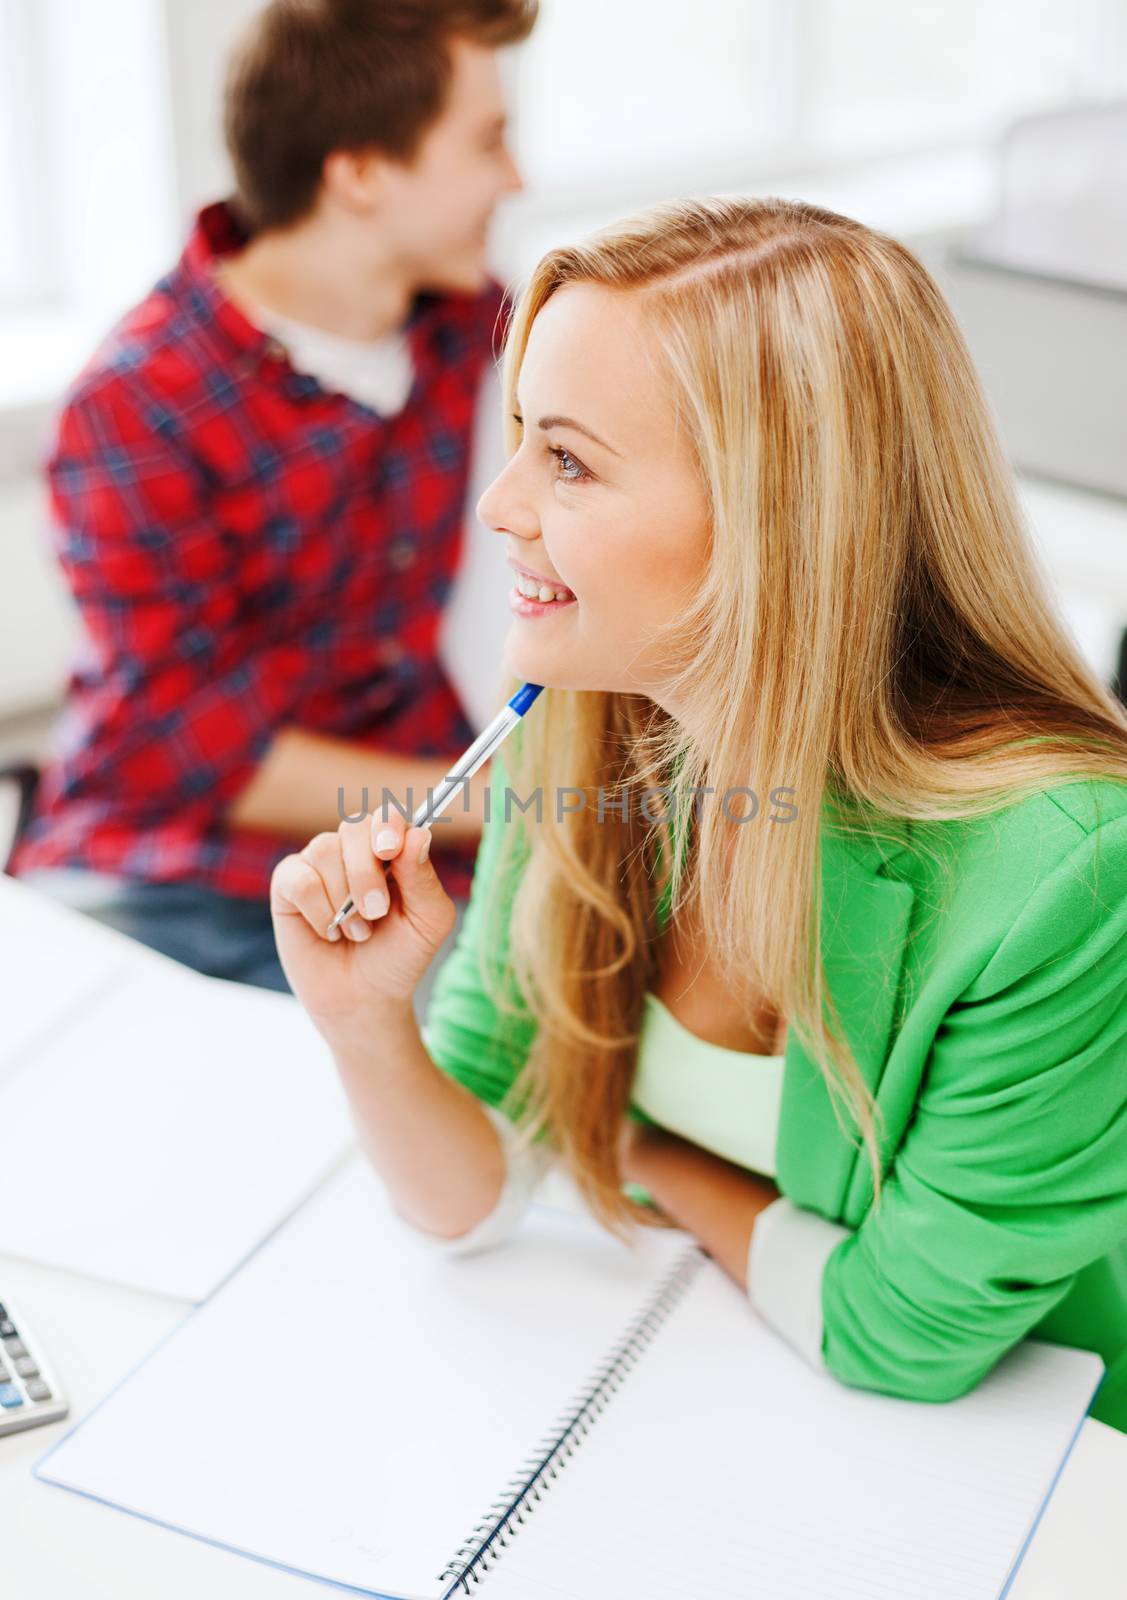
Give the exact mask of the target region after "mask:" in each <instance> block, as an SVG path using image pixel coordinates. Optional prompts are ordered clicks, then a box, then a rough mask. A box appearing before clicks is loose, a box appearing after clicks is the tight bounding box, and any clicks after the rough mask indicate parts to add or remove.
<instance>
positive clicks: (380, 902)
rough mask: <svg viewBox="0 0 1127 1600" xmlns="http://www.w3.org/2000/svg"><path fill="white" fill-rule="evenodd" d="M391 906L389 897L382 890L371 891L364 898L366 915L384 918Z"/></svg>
mask: <svg viewBox="0 0 1127 1600" xmlns="http://www.w3.org/2000/svg"><path fill="white" fill-rule="evenodd" d="M389 904H390V902H389V900H388V898H387V895H386V894H385V893H384V891H383V890H382V889H370V890H369V891H368V893H367V894H366V895H365V896H364V915H365V916H366V917H382V916H383V914H384V912H385V911H386V910H387V908H388V905H389Z"/></svg>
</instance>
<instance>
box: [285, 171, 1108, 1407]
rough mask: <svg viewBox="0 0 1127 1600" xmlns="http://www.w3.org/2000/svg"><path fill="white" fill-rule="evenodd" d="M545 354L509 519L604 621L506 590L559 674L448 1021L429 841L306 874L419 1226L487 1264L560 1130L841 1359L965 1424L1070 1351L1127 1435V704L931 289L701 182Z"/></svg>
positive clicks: (314, 964)
mask: <svg viewBox="0 0 1127 1600" xmlns="http://www.w3.org/2000/svg"><path fill="white" fill-rule="evenodd" d="M503 377H504V387H505V393H506V398H507V411H508V416H507V419H506V428H507V431H508V446H509V458H508V462H507V465H506V467H505V469H504V471H503V472H502V473H501V475H500V476H499V477H498V478H497V479H496V480H495V481H494V483H493V484H492V485H491V486H490V487H489V489H488V490H487V491H486V493H485V494H484V495H483V497H482V499H481V502H480V505H479V508H478V509H479V513H480V515H481V517H482V518H483V520H484V521H485V522H486V523H487V524H488V525H489V526H491V527H492V528H494V529H495V530H496V531H497V533H498V534H499V536H500V537H501V538H502V539H503V540H504V544H505V550H506V553H507V555H508V557H509V558H510V559H511V561H512V562H513V564H514V567H515V568H516V570H517V571H518V572H519V571H526V572H529V573H531V574H534V575H535V577H536V579H538V580H542V582H543V583H544V584H546V585H547V586H548V589H549V590H550V591H551V593H552V594H553V595H554V594H556V593H559V594H560V595H562V596H563V598H560V599H555V598H551V599H549V598H548V597H547V596H545V603H544V604H543V605H536V606H533V605H530V604H528V603H527V602H525V601H522V600H520V599H519V598H517V597H515V596H514V597H513V598H512V600H511V603H512V605H513V607H514V610H515V611H516V612H517V615H516V616H515V619H514V622H513V625H512V629H511V631H510V633H509V635H508V637H507V640H506V667H507V669H509V670H510V672H511V679H509V680H508V681H507V683H506V686H505V688H504V691H503V692H504V694H505V695H506V696H507V695H508V694H509V693H510V692H512V690H513V689H515V688H516V687H517V686H518V684H519V683H520V682H522V681H524V680H531V681H533V682H535V683H540V684H543V685H545V686H546V687H545V691H544V693H543V695H542V696H541V697H540V699H539V701H538V703H537V705H536V706H535V707H534V708H533V709H532V710H531V711H530V713H529V715H528V717H527V718H526V719H525V721H524V722H523V723H522V724H521V725H520V727H519V729H518V730H517V731H516V732H515V733H514V734H513V735H512V736H511V737H510V739H509V741H508V742H507V743H506V744H505V746H504V747H503V748H502V750H501V752H499V754H498V756H497V757H495V758H494V763H493V770H492V773H491V798H492V802H493V805H492V815H491V818H490V820H489V822H488V823H487V824H486V828H485V832H484V835H483V840H482V845H481V850H480V853H479V855H478V859H477V866H476V872H475V877H474V883H473V889H472V894H471V898H470V902H469V906H468V909H467V913H466V917H465V921H464V924H463V925H462V927H461V928H460V929H459V932H458V936H457V938H456V940H454V942H453V948H452V952H451V953H450V954H449V956H448V958H447V959H446V960H445V962H444V963H443V964H442V966H441V967H440V969H439V970H438V972H437V974H436V975H435V983H434V989H433V992H432V995H431V999H430V1005H429V1009H428V1010H427V1012H426V1021H425V1025H424V1028H423V1030H422V1032H421V1033H420V1030H419V1028H418V1026H417V1024H416V1019H415V1015H414V1011H413V1007H412V996H413V993H414V990H415V987H416V985H417V984H418V983H419V980H420V978H421V977H422V976H423V974H424V972H425V971H426V969H427V967H428V965H429V963H430V962H431V960H432V958H433V956H434V954H435V952H436V951H437V949H438V947H439V946H440V945H441V944H442V943H443V942H444V940H445V939H446V938H447V936H448V935H449V934H451V932H452V931H453V929H454V926H455V912H454V907H453V905H452V903H451V901H450V899H449V897H448V896H447V895H446V894H445V892H444V890H443V888H442V885H441V883H440V881H439V879H438V877H437V875H436V873H435V872H434V869H433V867H432V866H431V865H430V863H429V861H428V860H427V859H425V846H426V843H427V842H428V838H427V831H426V830H423V829H414V828H408V827H406V825H405V823H404V820H403V818H402V817H401V816H400V815H398V814H397V812H396V811H395V809H394V807H392V808H389V810H388V815H387V818H386V820H385V819H384V818H383V817H381V816H379V815H377V816H376V817H375V818H374V819H373V820H372V823H371V826H369V825H368V823H367V822H366V821H364V822H359V823H352V824H349V823H345V824H342V826H341V828H340V830H339V831H338V832H337V833H331V834H322V835H318V837H317V838H316V839H314V840H313V841H312V842H311V843H310V844H309V845H308V846H307V847H306V849H305V850H303V851H302V853H301V854H300V855H297V856H290V857H288V858H287V859H286V860H285V861H284V862H282V863H281V864H280V865H279V867H278V868H277V869H276V872H275V876H274V881H273V885H272V906H273V912H274V923H275V931H276V935H277V940H278V946H279V952H280V955H281V958H282V961H283V964H284V966H285V969H286V973H287V975H288V977H289V979H290V982H291V984H292V986H293V988H294V990H295V992H296V993H297V994H298V995H299V997H300V998H301V1000H302V1001H303V1003H304V1004H305V1006H306V1007H307V1008H308V1010H309V1012H310V1013H311V1014H312V1016H313V1018H314V1020H315V1021H316V1023H317V1025H318V1027H319V1028H320V1030H321V1031H322V1033H323V1034H324V1036H325V1038H326V1039H327V1040H328V1042H329V1044H330V1045H331V1047H332V1050H333V1053H334V1056H335V1059H336V1062H337V1064H338V1067H339V1070H340V1073H341V1077H342V1080H343V1082H344V1085H345V1087H346V1090H347V1093H348V1095H349V1097H350V1102H351V1105H352V1107H353V1110H354V1114H355V1118H356V1123H357V1126H358V1129H359V1132H360V1135H361V1137H362V1140H363V1143H364V1146H365V1148H366V1150H367V1151H368V1153H369V1155H370V1158H371V1160H372V1161H373V1162H374V1164H375V1166H376V1167H377V1169H378V1171H379V1172H380V1174H381V1176H382V1178H383V1179H384V1181H385V1182H386V1184H387V1185H388V1188H389V1192H390V1194H391V1196H392V1199H393V1202H394V1204H395V1206H396V1209H397V1210H398V1211H399V1213H400V1215H401V1216H402V1217H403V1218H404V1219H405V1221H406V1222H407V1223H408V1224H410V1225H413V1226H414V1227H415V1228H417V1229H418V1230H419V1231H420V1233H421V1234H423V1235H428V1236H430V1237H432V1238H433V1239H435V1240H436V1241H438V1242H439V1247H440V1248H448V1249H451V1250H471V1249H480V1248H484V1247H486V1246H487V1245H491V1244H495V1243H497V1242H499V1241H500V1240H501V1239H503V1237H504V1235H505V1233H506V1232H507V1231H508V1230H509V1229H510V1228H511V1227H513V1226H514V1224H515V1222H516V1220H517V1218H518V1217H519V1215H520V1212H521V1210H522V1208H523V1206H524V1205H525V1203H526V1202H527V1199H528V1196H529V1194H530V1192H531V1190H532V1188H533V1186H534V1184H535V1182H536V1181H537V1179H538V1177H539V1176H540V1174H541V1172H542V1171H543V1169H544V1166H545V1164H546V1162H547V1161H548V1159H549V1158H550V1157H551V1156H552V1154H553V1153H554V1154H555V1155H556V1156H557V1157H558V1159H559V1160H560V1161H561V1162H562V1164H563V1165H564V1167H565V1168H566V1170H568V1171H569V1172H570V1173H571V1175H572V1176H573V1177H574V1179H575V1181H576V1183H577V1185H578V1187H579V1190H580V1192H581V1194H582V1195H583V1196H584V1198H585V1200H586V1202H587V1204H588V1205H589V1207H590V1209H591V1211H592V1212H593V1213H594V1214H595V1215H596V1216H597V1217H598V1218H599V1219H600V1220H601V1221H602V1222H603V1223H604V1224H605V1225H606V1226H607V1227H609V1228H613V1229H615V1230H626V1229H627V1228H628V1226H629V1224H630V1222H631V1221H632V1220H635V1221H641V1222H646V1223H650V1224H656V1225H659V1226H660V1225H668V1224H670V1223H673V1224H676V1225H678V1226H680V1227H683V1228H686V1229H688V1230H689V1231H690V1232H691V1233H693V1234H694V1235H695V1236H696V1237H697V1238H698V1239H699V1240H700V1242H701V1243H702V1245H703V1246H704V1248H705V1249H706V1250H707V1251H708V1252H709V1253H710V1254H711V1255H712V1257H713V1258H714V1259H715V1260H716V1261H717V1262H718V1263H719V1265H720V1266H721V1267H722V1268H723V1269H724V1270H725V1271H726V1272H728V1273H729V1274H730V1275H731V1276H732V1278H733V1279H734V1280H735V1281H736V1282H737V1283H738V1284H739V1285H740V1286H741V1288H745V1289H746V1292H747V1294H748V1297H749V1300H750V1303H751V1306H752V1307H753V1308H754V1309H755V1310H756V1311H757V1312H758V1313H759V1314H760V1315H761V1316H762V1317H764V1318H765V1319H766V1320H767V1322H768V1323H769V1324H770V1325H771V1326H772V1327H773V1328H774V1329H775V1330H776V1332H777V1333H778V1334H779V1335H780V1336H781V1337H783V1338H785V1339H787V1340H789V1341H790V1343H791V1344H792V1345H793V1346H794V1347H795V1349H796V1350H797V1351H798V1352H799V1353H800V1354H801V1355H802V1356H803V1357H804V1358H805V1359H806V1360H808V1361H809V1362H811V1363H812V1364H814V1365H815V1366H817V1367H820V1368H822V1369H824V1370H826V1371H828V1372H829V1373H830V1374H832V1375H833V1376H834V1377H835V1378H836V1379H838V1380H839V1381H841V1382H842V1383H845V1384H850V1385H855V1386H859V1387H862V1388H867V1389H874V1390H881V1391H884V1392H886V1393H890V1394H894V1395H901V1396H906V1397H910V1398H913V1399H917V1400H932V1401H943V1400H947V1399H950V1398H952V1397H954V1396H957V1395H959V1394H962V1393H964V1392H965V1391H966V1390H968V1389H970V1388H972V1387H973V1386H974V1385H975V1384H976V1383H977V1382H978V1381H979V1380H980V1379H981V1378H982V1377H983V1376H984V1375H985V1374H986V1373H987V1372H988V1371H989V1370H990V1369H991V1368H992V1367H993V1366H994V1365H995V1363H996V1362H997V1361H998V1360H999V1359H1000V1358H1001V1357H1002V1356H1003V1355H1004V1354H1005V1352H1006V1351H1007V1350H1008V1349H1009V1348H1010V1347H1011V1346H1012V1345H1014V1344H1015V1343H1016V1342H1017V1341H1018V1340H1020V1339H1021V1338H1023V1337H1024V1336H1025V1335H1027V1334H1034V1335H1037V1336H1039V1337H1042V1338H1046V1339H1050V1340H1055V1341H1058V1342H1061V1343H1064V1344H1071V1345H1078V1346H1082V1347H1086V1348H1090V1349H1093V1350H1096V1351H1098V1352H1099V1354H1100V1355H1101V1356H1102V1357H1103V1360H1104V1362H1105V1365H1106V1367H1107V1373H1106V1376H1105V1378H1104V1381H1103V1384H1102V1386H1101V1388H1100V1390H1099V1392H1098V1394H1097V1397H1096V1400H1095V1402H1094V1403H1093V1407H1092V1414H1093V1415H1095V1416H1097V1417H1099V1418H1101V1419H1102V1420H1104V1421H1105V1422H1108V1423H1110V1424H1112V1425H1113V1426H1115V1427H1118V1428H1121V1429H1124V1430H1127V717H1125V715H1124V713H1123V711H1122V709H1121V708H1120V707H1119V706H1118V704H1117V703H1116V702H1115V701H1114V699H1113V698H1112V697H1111V695H1110V693H1109V692H1108V691H1107V690H1106V689H1105V688H1104V687H1103V686H1102V685H1101V683H1100V682H1099V681H1098V679H1097V678H1096V677H1095V676H1094V675H1093V673H1092V672H1091V670H1089V668H1088V667H1087V666H1086V664H1085V662H1084V661H1083V659H1082V658H1081V656H1080V654H1079V652H1078V650H1077V648H1076V646H1075V644H1074V642H1073V640H1072V638H1071V637H1070V635H1069V634H1068V632H1067V631H1066V629H1065V627H1064V626H1063V624H1062V622H1061V620H1060V617H1059V615H1058V613H1057V611H1056V609H1055V607H1054V604H1053V601H1052V599H1051V598H1050V595H1049V592H1048V589H1047V586H1046V583H1045V580H1044V577H1043V575H1042V573H1041V571H1040V570H1039V568H1038V566H1037V563H1036V561H1035V558H1034V555H1033V553H1032V550H1031V547H1030V543H1029V541H1028V538H1027V535H1026V532H1025V530H1024V528H1023V526H1022V521H1021V516H1020V513H1019V510H1018V506H1017V503H1016V500H1015V493H1014V485H1013V481H1012V477H1011V474H1010V472H1009V470H1008V468H1007V466H1006V463H1005V461H1004V459H1003V457H1002V454H1001V452H1000V450H999V446H998V442H997V439H996V436H995V431H994V428H993V425H992V422H991V419H990V416H989V413H988V410H987V407H986V405H985V403H984V401H983V397H982V394H981V391H980V389H979V386H978V383H977V380H976V377H975V374H974V371H973V368H972V365H971V362H970V359H969V357H968V354H967V350H966V348H965V345H964V343H963V340H962V338H961V336H960V334H959V332H958V329H957V327H956V325H955V323H954V321H953V319H952V316H951V313H950V311H949V310H948V308H947V306H946V304H945V302H944V301H943V298H942V296H941V295H940V294H939V292H938V291H937V289H936V286H935V284H934V282H933V281H932V279H931V278H930V277H929V275H928V274H927V272H926V271H925V270H924V269H923V267H922V266H921V265H920V263H919V262H918V261H917V260H916V258H915V257H914V256H913V255H912V254H911V253H910V252H909V251H908V250H906V249H905V248H904V247H903V246H902V245H900V244H898V243H896V242H895V241H894V240H892V239H890V238H887V237H885V236H883V235H882V234H879V233H876V232H873V231H872V230H871V229H869V228H866V227H863V226H861V225H860V224H858V223H856V222H853V221H851V220H849V219H848V218H845V217H841V216H837V215H835V214H833V213H831V212H828V211H824V210H819V209H817V208H815V207H813V206H809V205H803V204H799V203H795V202H789V201H782V200H764V201H741V200H727V199H725V200H720V199H712V200H703V201H699V202H692V203H685V204H666V205H662V206H659V207H656V208H654V209H653V210H650V211H648V212H646V213H645V214H643V215H641V216H638V217H636V218H633V219H630V220H628V221H626V222H623V223H621V224H619V225H617V226H615V227H612V228H610V229H607V230H605V231H603V232H601V233H600V234H598V235H596V236H594V237H593V238H591V239H589V240H587V241H586V242H584V243H582V244H580V245H577V246H574V247H570V248H565V249H560V250H555V251H552V252H551V253H549V254H548V255H547V256H545V258H544V259H543V260H542V261H541V262H540V264H539V266H538V267H537V269H536V271H535V272H534V273H533V275H532V277H531V279H530V281H529V282H528V283H527V285H526V286H525V287H524V289H523V291H522V293H521V295H520V297H519V300H518V302H517V304H516V307H515V311H514V315H513V319H512V323H511V326H510V328H509V332H508V338H507V344H506V349H505V355H504V373H503ZM540 594H541V595H544V591H543V590H540ZM499 703H500V702H499ZM506 789H508V790H509V803H506V800H505V790H506ZM537 791H539V792H540V795H541V802H542V809H541V811H540V814H539V819H538V817H537V810H536V805H535V803H534V802H535V795H536V792H537ZM581 802H582V803H581ZM437 825H439V826H440V825H441V819H440V821H439V823H438V824H437ZM381 835H382V839H381V837H380V836H381ZM381 843H383V844H386V846H387V848H383V849H381V848H378V846H379V845H380V844H381ZM349 894H350V895H351V896H352V898H353V899H354V900H355V901H356V903H357V905H358V906H360V907H365V906H366V907H367V908H368V911H369V916H368V918H367V919H366V920H367V923H368V924H369V928H370V932H369V935H368V936H367V937H363V938H360V939H353V938H350V937H345V938H343V939H340V940H339V941H338V942H337V943H336V944H335V945H334V944H333V943H331V942H330V941H328V940H327V939H326V938H325V937H324V931H325V928H326V925H327V923H328V922H329V920H330V918H331V916H332V914H333V911H334V909H335V907H336V906H337V905H339V904H340V903H341V902H342V901H343V900H344V899H345V897H346V895H349ZM369 896H372V899H370V900H369V899H368V897H369ZM389 901H390V903H389Z"/></svg>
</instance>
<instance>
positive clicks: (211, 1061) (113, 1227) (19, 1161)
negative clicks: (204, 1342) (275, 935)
mask: <svg viewBox="0 0 1127 1600" xmlns="http://www.w3.org/2000/svg"><path fill="white" fill-rule="evenodd" d="M84 920H85V919H84ZM121 943H122V944H123V945H125V946H126V947H127V948H128V947H129V946H131V945H132V941H130V940H125V939H122V940H121ZM92 948H93V949H94V950H95V951H97V950H98V949H100V948H101V946H100V944H99V942H98V941H93V943H92ZM147 955H151V952H142V951H137V955H136V959H135V960H134V959H131V960H129V961H128V962H127V963H126V965H125V966H123V967H122V968H121V969H120V970H117V971H115V972H113V973H112V974H109V975H108V976H107V977H106V979H105V981H104V982H103V984H102V987H101V988H100V990H99V992H98V993H97V994H95V995H88V996H87V997H86V999H85V1001H84V1002H83V1003H82V1004H80V1005H78V1006H77V1007H76V1008H73V1009H71V1010H68V1011H67V1012H66V1013H65V1014H64V1015H62V1016H61V1017H60V1018H59V1019H58V1024H57V1026H55V1027H53V1028H51V1029H49V1030H46V1031H42V1032H41V1033H40V1034H39V1035H38V1037H37V1038H36V1039H35V1040H34V1041H33V1042H31V1043H30V1044H28V1045H27V1047H26V1049H25V1051H24V1053H23V1055H22V1056H21V1057H20V1060H19V1063H18V1067H17V1069H16V1070H14V1071H12V1072H10V1073H9V1075H8V1076H7V1078H6V1079H4V1080H2V1081H0V1128H2V1129H3V1132H2V1133H0V1251H3V1252H5V1253H7V1254H10V1255H16V1256H24V1257H26V1258H27V1259H29V1260H32V1261H42V1262H46V1263H48V1264H50V1265H52V1266H57V1267H65V1268H67V1269H68V1270H70V1271H73V1272H83V1273H88V1274H91V1275H93V1276H94V1277H98V1278H106V1279H109V1280H111V1281H113V1282H116V1283H124V1284H129V1285H131V1286H132V1287H134V1288H139V1289H148V1290H152V1291H154V1292H156V1293H160V1294H168V1295H174V1296H177V1297H179V1298H181V1299H186V1300H202V1299H203V1298H204V1297H205V1296H206V1295H208V1294H209V1293H210V1292H211V1291H212V1290H213V1289H214V1288H215V1287H216V1285H217V1284H218V1283H220V1282H221V1281H222V1279H223V1278H224V1277H225V1276H226V1275H227V1274H228V1273H229V1272H230V1271H232V1269H233V1268H234V1267H236V1266H237V1265H238V1263H239V1262H240V1261H241V1260H242V1259H243V1258H244V1257H245V1256H246V1255H247V1254H248V1253H249V1252H250V1251H251V1250H253V1249H254V1248H255V1246H256V1245H257V1244H258V1243H259V1242H260V1241H261V1240H262V1238H263V1237H264V1235H265V1234H267V1233H268V1232H269V1231H270V1230H271V1229H272V1228H274V1227H275V1226H276V1225H277V1224H278V1223H279V1222H280V1221H281V1220H282V1218H283V1217H285V1216H286V1215H287V1214H288V1213H289V1212H290V1211H291V1210H292V1209H293V1207H294V1206H296V1205H297V1204H299V1203H300V1201H301V1200H302V1199H304V1197H305V1196H306V1195H307V1194H308V1193H309V1192H310V1191H311V1190H312V1189H313V1188H314V1187H315V1185H316V1184H318V1183H319V1182H321V1181H322V1180H323V1179H324V1178H325V1177H326V1176H327V1174H328V1173H329V1172H330V1171H331V1170H332V1168H333V1166H334V1165H336V1164H337V1163H338V1162H339V1161H340V1160H341V1159H342V1157H343V1156H344V1155H345V1153H346V1152H347V1151H348V1150H349V1149H350V1148H352V1145H353V1142H354V1134H353V1127H352V1121H351V1118H350V1116H349V1112H348V1105H347V1101H346V1099H345V1095H344V1090H343V1089H342V1087H341V1085H340V1082H339V1079H338V1076H337V1073H336V1068H335V1066H334V1064H333V1060H332V1056H331V1054H330V1052H329V1050H328V1048H327V1046H326V1045H325V1043H324V1041H323V1040H322V1039H321V1038H320V1036H319V1034H318V1033H317V1031H316V1029H315V1028H314V1027H313V1025H312V1023H311V1022H310V1021H309V1018H308V1016H307V1015H306V1013H305V1012H304V1011H303V1010H302V1008H301V1006H300V1005H299V1004H298V1002H297V1000H296V999H294V997H293V996H292V995H284V994H277V993H274V992H273V991H271V990H267V989H260V988H255V987H253V986H251V985H249V984H239V983H229V982H227V981H226V980H224V979H222V978H205V977H203V976H201V974H199V973H197V972H194V971H192V970H191V969H190V968H187V967H183V966H180V965H179V964H178V963H177V962H174V961H168V960H165V959H164V958H160V959H152V960H148V959H145V956H147Z"/></svg>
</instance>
